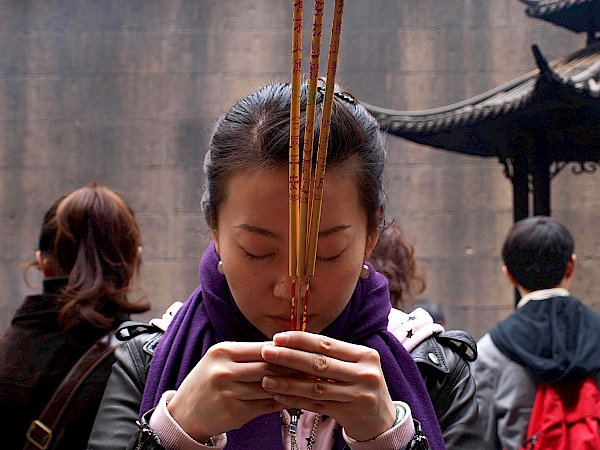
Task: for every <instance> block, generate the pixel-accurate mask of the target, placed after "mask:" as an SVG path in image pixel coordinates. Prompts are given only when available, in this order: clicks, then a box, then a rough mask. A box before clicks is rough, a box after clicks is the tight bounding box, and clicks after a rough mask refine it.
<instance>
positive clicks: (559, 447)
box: [521, 376, 600, 450]
mask: <svg viewBox="0 0 600 450" xmlns="http://www.w3.org/2000/svg"><path fill="white" fill-rule="evenodd" d="M543 449H552V450H600V391H599V390H598V386H597V385H596V382H595V381H594V378H592V377H591V376H588V377H585V378H582V379H578V380H570V381H563V382H559V383H549V382H547V381H542V382H540V384H539V386H538V388H537V391H536V394H535V400H534V403H533V409H532V410H531V416H530V419H529V426H528V428H527V440H526V441H525V443H524V444H523V445H522V446H521V450H543Z"/></svg>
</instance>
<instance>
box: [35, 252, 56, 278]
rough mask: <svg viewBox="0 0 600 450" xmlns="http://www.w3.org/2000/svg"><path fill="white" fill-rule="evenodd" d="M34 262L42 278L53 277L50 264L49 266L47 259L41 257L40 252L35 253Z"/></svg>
mask: <svg viewBox="0 0 600 450" xmlns="http://www.w3.org/2000/svg"><path fill="white" fill-rule="evenodd" d="M35 260H36V261H37V263H38V266H39V267H40V271H41V272H42V276H43V277H44V278H47V277H53V276H54V275H55V274H54V271H53V270H52V264H50V261H49V260H48V258H44V257H42V252H41V251H40V250H37V251H36V252H35Z"/></svg>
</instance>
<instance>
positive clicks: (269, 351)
mask: <svg viewBox="0 0 600 450" xmlns="http://www.w3.org/2000/svg"><path fill="white" fill-rule="evenodd" d="M278 354H279V350H278V349H277V348H276V347H274V346H272V345H265V346H264V347H263V349H262V356H263V358H267V359H273V358H277V355H278Z"/></svg>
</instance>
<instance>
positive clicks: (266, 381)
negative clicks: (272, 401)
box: [262, 377, 279, 389]
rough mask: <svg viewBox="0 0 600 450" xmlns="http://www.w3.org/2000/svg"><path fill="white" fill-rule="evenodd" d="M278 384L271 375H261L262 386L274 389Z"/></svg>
mask: <svg viewBox="0 0 600 450" xmlns="http://www.w3.org/2000/svg"><path fill="white" fill-rule="evenodd" d="M278 384H279V383H277V380H276V379H275V378H273V377H263V379H262V387H263V388H265V389H274V388H276V387H277V385H278Z"/></svg>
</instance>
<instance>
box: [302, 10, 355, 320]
mask: <svg viewBox="0 0 600 450" xmlns="http://www.w3.org/2000/svg"><path fill="white" fill-rule="evenodd" d="M298 3H301V2H298V1H297V2H295V3H294V35H293V41H294V42H295V40H296V39H297V34H296V32H297V29H296V26H297V23H296V18H297V16H296V13H297V6H298ZM324 6H325V2H324V0H315V7H314V14H313V26H312V41H311V53H310V66H309V82H308V91H307V105H306V118H305V131H304V133H305V134H304V148H303V153H302V158H303V159H302V167H301V184H300V192H299V199H297V197H296V194H298V191H297V186H296V185H294V188H292V185H293V184H294V183H296V182H297V181H298V178H297V177H296V175H300V174H298V172H296V171H295V170H297V169H298V160H297V159H295V158H296V157H297V156H299V149H293V148H292V143H296V142H298V143H299V119H300V114H299V92H300V91H299V89H300V88H299V85H300V82H299V80H298V79H296V78H295V76H296V75H297V73H296V72H295V70H296V68H297V67H301V62H300V63H299V64H298V63H297V61H296V59H295V54H294V51H295V50H296V49H297V48H298V47H297V46H296V45H295V44H292V59H293V61H294V62H293V63H292V110H291V112H290V277H291V279H292V315H291V322H292V324H291V327H292V329H293V330H302V331H304V330H305V329H306V312H307V306H308V294H309V291H310V279H311V277H312V276H313V275H314V270H315V264H316V258H317V241H318V231H319V223H320V220H321V207H322V198H323V185H324V180H325V167H326V161H327V145H328V142H329V131H330V120H331V113H332V107H333V93H334V88H335V77H336V72H337V59H338V52H339V44H340V35H341V29H342V15H343V11H344V0H335V4H334V13H333V19H332V28H331V40H330V44H329V55H328V60H327V80H326V84H325V95H324V99H323V110H322V113H321V127H320V130H321V131H320V133H321V134H320V136H319V143H318V149H317V161H316V168H315V174H314V176H313V175H312V160H313V141H314V122H315V115H316V100H317V84H318V79H319V77H318V71H319V60H320V53H321V36H322V23H323V10H324ZM300 9H301V4H300ZM300 17H301V13H300ZM300 29H301V27H300ZM300 39H301V37H300ZM300 53H301V52H300ZM296 83H297V84H296ZM295 89H298V90H297V91H295ZM296 94H298V100H297V101H298V103H297V104H296V103H295V101H296V100H295V98H296ZM296 107H297V108H298V115H296V114H295V113H296V110H295V108H296ZM296 117H297V118H298V122H297V123H296V122H294V119H295V118H296ZM296 126H297V128H298V130H297V134H296ZM296 138H297V140H296ZM298 206H299V211H298V210H297V209H296V208H298ZM292 210H293V211H292ZM292 246H294V248H293V249H292ZM292 257H293V258H294V261H292ZM303 287H304V289H302V288H303ZM303 290H304V293H303V292H302V291H303Z"/></svg>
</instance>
